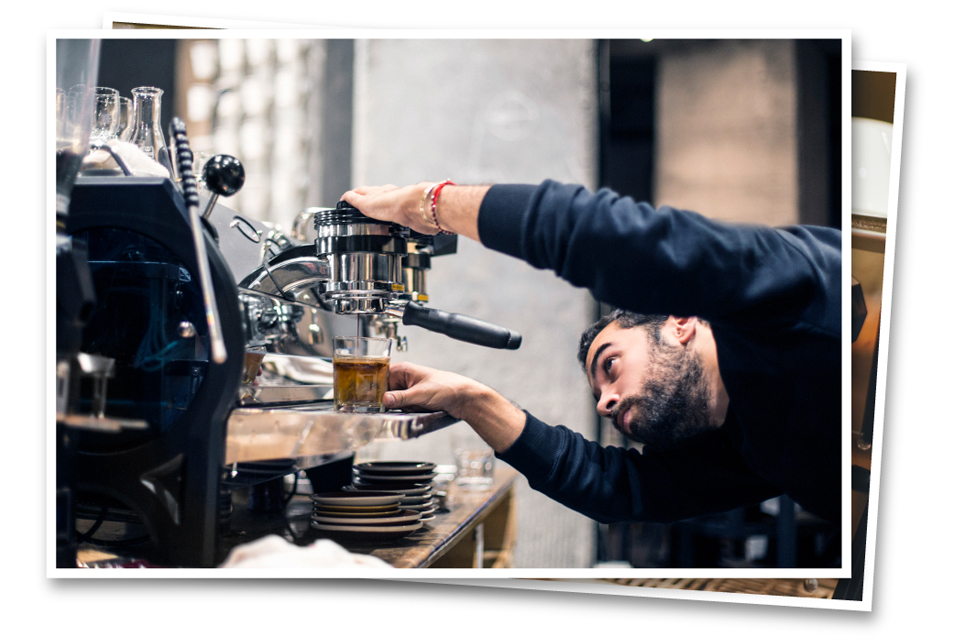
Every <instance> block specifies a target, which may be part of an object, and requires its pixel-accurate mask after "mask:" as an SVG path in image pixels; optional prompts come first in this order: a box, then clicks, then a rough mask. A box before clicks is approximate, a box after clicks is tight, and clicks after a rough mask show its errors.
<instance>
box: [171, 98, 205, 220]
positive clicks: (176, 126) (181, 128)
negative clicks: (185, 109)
mask: <svg viewBox="0 0 960 642" xmlns="http://www.w3.org/2000/svg"><path fill="white" fill-rule="evenodd" d="M169 133H170V145H171V147H172V148H173V167H174V169H175V170H176V172H177V176H179V177H180V187H181V189H182V190H183V200H185V201H186V202H187V207H200V192H199V190H198V189H197V177H196V176H194V174H193V152H192V151H190V142H189V141H188V140H187V124H186V123H184V122H183V120H181V119H180V118H178V117H176V116H174V117H173V118H172V119H170V127H169Z"/></svg>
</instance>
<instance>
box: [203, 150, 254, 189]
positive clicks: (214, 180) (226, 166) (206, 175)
mask: <svg viewBox="0 0 960 642" xmlns="http://www.w3.org/2000/svg"><path fill="white" fill-rule="evenodd" d="M244 180H246V173H245V172H244V171H243V165H241V164H240V161H239V160H237V159H236V158H234V157H233V156H228V155H226V154H217V155H216V156H214V157H213V158H211V159H210V160H208V161H207V164H206V165H204V166H203V182H204V183H206V184H207V189H209V190H210V191H211V192H213V193H214V194H218V195H220V196H233V195H234V194H236V193H237V192H238V191H239V190H240V188H241V187H243V181H244Z"/></svg>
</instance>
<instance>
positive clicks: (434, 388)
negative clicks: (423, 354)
mask: <svg viewBox="0 0 960 642" xmlns="http://www.w3.org/2000/svg"><path fill="white" fill-rule="evenodd" d="M383 404H384V406H386V407H387V408H403V409H405V410H410V411H416V412H424V411H435V410H443V411H444V412H446V413H447V414H448V415H450V416H451V417H456V418H457V419H462V420H463V421H465V422H467V423H468V424H470V426H471V427H472V428H473V429H474V430H475V431H477V434H479V435H480V437H482V438H483V440H484V441H486V442H487V443H488V444H490V446H492V447H493V449H494V450H495V451H497V452H498V453H500V452H503V451H504V450H506V449H507V448H509V447H510V445H511V444H513V442H514V441H516V439H517V437H519V436H520V433H521V432H523V426H524V425H525V424H526V421H527V416H526V415H525V414H524V412H523V411H522V410H520V409H519V408H517V407H516V406H514V405H513V404H512V403H510V402H509V401H507V400H506V399H504V398H503V397H502V396H501V395H499V394H498V393H497V392H496V391H494V390H493V389H492V388H490V387H488V386H485V385H483V384H482V383H479V382H477V381H474V380H473V379H468V378H467V377H463V376H461V375H458V374H454V373H452V372H444V371H443V370H434V369H433V368H427V367H424V366H418V365H414V364H412V363H406V362H400V363H394V364H391V365H390V392H387V393H386V394H384V395H383Z"/></svg>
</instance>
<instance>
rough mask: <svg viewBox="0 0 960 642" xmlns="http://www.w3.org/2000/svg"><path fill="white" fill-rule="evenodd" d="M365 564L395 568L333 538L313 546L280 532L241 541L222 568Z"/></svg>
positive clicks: (334, 566) (354, 565) (336, 566)
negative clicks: (299, 543) (300, 544)
mask: <svg viewBox="0 0 960 642" xmlns="http://www.w3.org/2000/svg"><path fill="white" fill-rule="evenodd" d="M356 566H365V567H373V568H377V567H380V568H393V567H392V566H390V565H389V564H387V563H386V562H384V561H383V560H382V559H380V558H377V557H373V556H372V555H360V554H357V553H351V552H350V551H348V550H347V549H345V548H343V547H342V546H340V545H339V544H337V543H336V542H334V541H332V540H329V539H318V540H317V541H315V542H313V543H312V544H310V545H309V546H297V545H296V544H291V543H290V542H288V541H287V540H285V539H283V538H282V537H280V536H279V535H267V536H266V537H261V538H260V539H258V540H256V541H253V542H250V543H249V544H241V545H240V546H237V547H236V548H234V549H233V550H232V551H230V555H229V556H227V559H226V560H225V561H224V562H223V564H221V565H220V568H307V567H314V568H342V567H356Z"/></svg>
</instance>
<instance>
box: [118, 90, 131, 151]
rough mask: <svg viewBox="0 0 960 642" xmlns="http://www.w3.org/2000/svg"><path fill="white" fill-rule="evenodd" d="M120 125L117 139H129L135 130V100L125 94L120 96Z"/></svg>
mask: <svg viewBox="0 0 960 642" xmlns="http://www.w3.org/2000/svg"><path fill="white" fill-rule="evenodd" d="M119 107H120V109H119V114H120V116H119V120H120V125H119V127H117V139H118V140H124V141H125V140H128V139H129V138H130V135H131V132H132V130H133V102H132V101H131V100H130V99H129V98H126V97H124V96H121V97H120V105H119Z"/></svg>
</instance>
